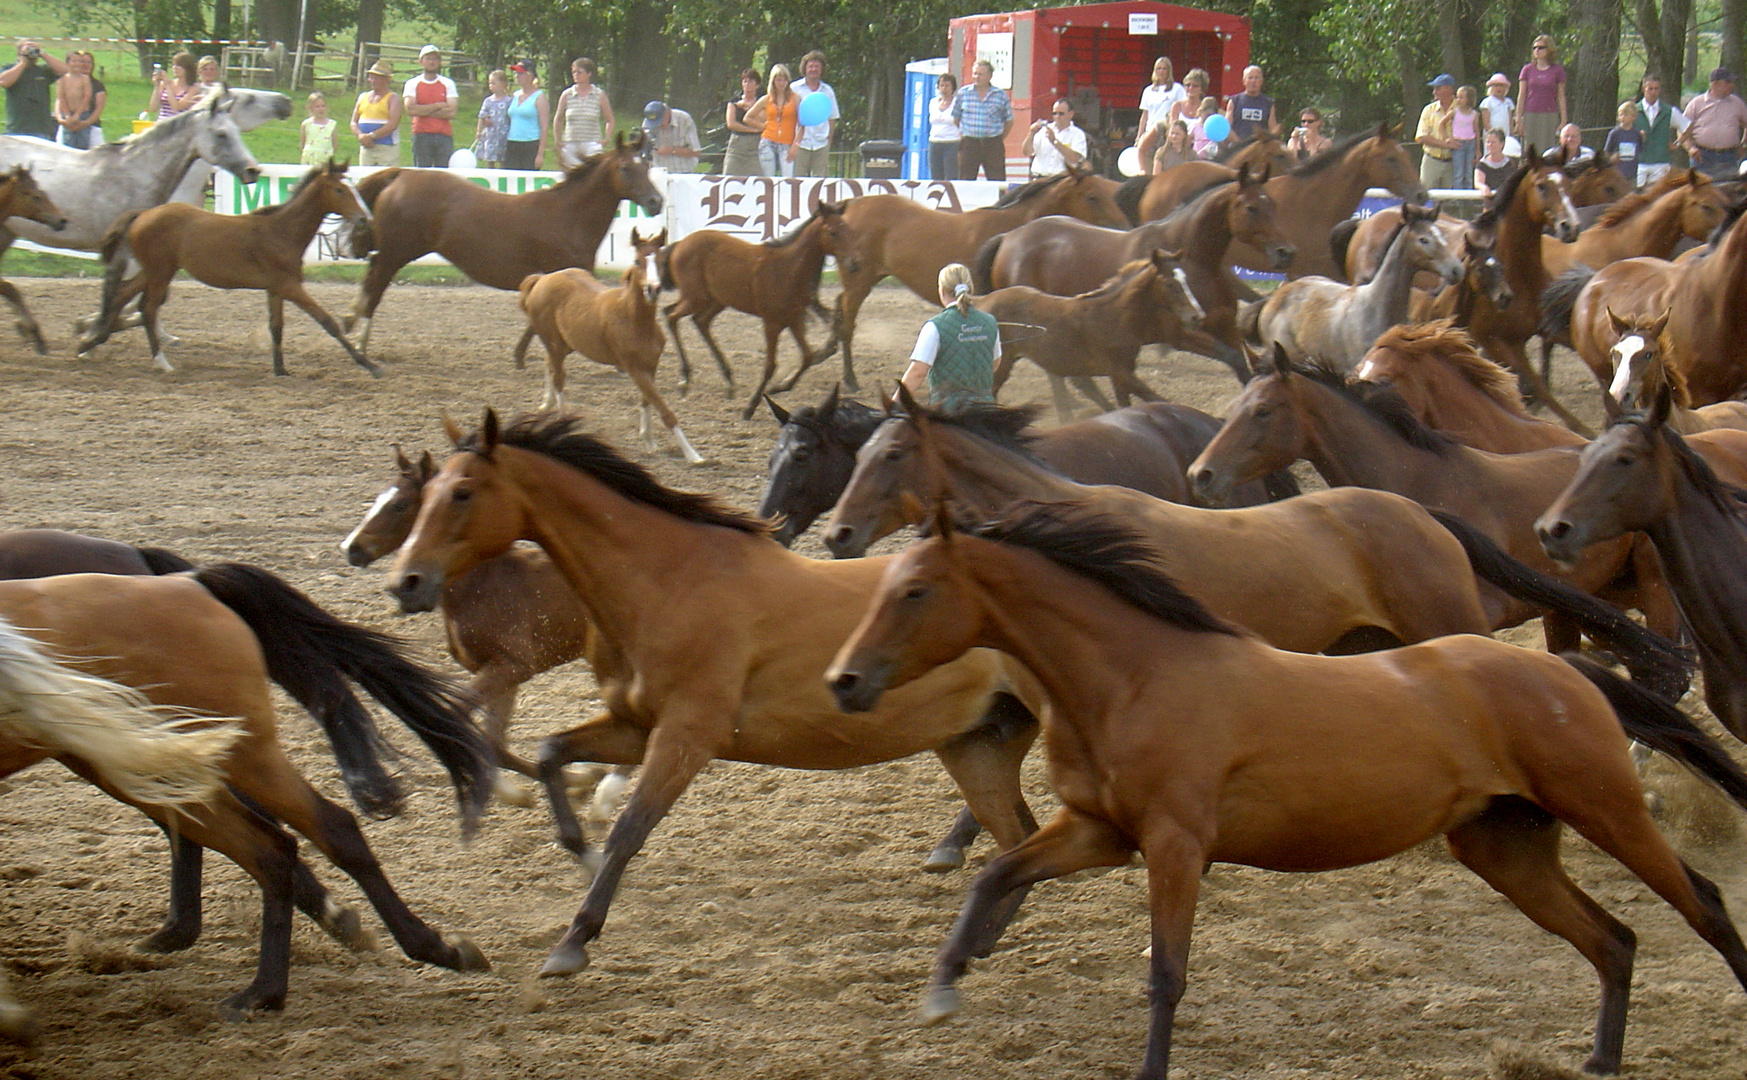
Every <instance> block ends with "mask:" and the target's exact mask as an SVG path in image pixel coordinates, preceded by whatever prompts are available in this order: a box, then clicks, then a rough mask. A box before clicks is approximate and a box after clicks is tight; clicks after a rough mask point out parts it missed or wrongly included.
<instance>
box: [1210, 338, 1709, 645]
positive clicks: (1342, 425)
mask: <svg viewBox="0 0 1747 1080" xmlns="http://www.w3.org/2000/svg"><path fill="white" fill-rule="evenodd" d="M1299 458H1305V459H1307V460H1309V461H1310V463H1311V464H1312V465H1314V466H1315V467H1316V471H1317V472H1319V473H1321V474H1322V477H1323V479H1324V480H1327V481H1328V482H1329V484H1330V485H1333V486H1337V487H1338V486H1344V485H1349V484H1350V485H1357V486H1360V487H1366V488H1374V489H1378V490H1382V491H1392V492H1395V493H1397V494H1399V495H1403V496H1406V497H1407V498H1410V499H1413V500H1414V501H1415V502H1417V503H1420V504H1421V505H1423V506H1425V507H1427V508H1428V509H1432V510H1439V511H1443V512H1445V513H1448V514H1453V515H1455V516H1456V517H1458V518H1460V519H1462V520H1463V521H1466V522H1469V523H1471V525H1472V527H1473V528H1475V529H1477V530H1478V531H1479V532H1480V533H1481V534H1482V535H1484V536H1486V537H1487V538H1488V539H1490V540H1491V541H1492V543H1494V544H1496V545H1498V546H1499V547H1500V548H1503V549H1504V550H1505V551H1507V552H1509V553H1510V555H1511V556H1513V557H1514V558H1516V559H1517V560H1519V561H1521V562H1523V563H1525V564H1527V565H1528V566H1530V567H1532V568H1533V569H1535V570H1536V571H1538V572H1540V573H1542V574H1549V575H1557V576H1559V577H1561V578H1563V579H1564V580H1565V582H1566V583H1567V584H1569V585H1571V586H1573V587H1575V588H1576V589H1577V590H1579V591H1581V592H1585V593H1589V594H1591V595H1593V596H1596V597H1599V598H1600V599H1603V600H1606V601H1609V602H1611V603H1613V604H1616V605H1618V606H1620V607H1622V608H1637V609H1638V610H1640V611H1642V612H1643V613H1644V616H1645V620H1646V622H1647V623H1648V624H1649V626H1650V628H1651V629H1652V630H1655V631H1657V632H1658V633H1660V634H1662V635H1663V636H1665V637H1673V636H1675V635H1676V634H1677V633H1678V631H1679V627H1680V616H1679V612H1678V611H1676V610H1675V607H1674V604H1673V601H1672V599H1671V597H1670V596H1669V595H1668V587H1667V584H1666V582H1665V581H1664V580H1663V577H1662V574H1661V572H1660V570H1659V568H1658V566H1657V561H1656V559H1655V557H1654V554H1653V553H1652V552H1650V551H1649V550H1647V547H1648V545H1647V542H1646V541H1644V539H1643V538H1642V537H1637V538H1633V537H1623V538H1620V539H1618V540H1615V541H1612V542H1611V543H1609V544H1606V545H1598V546H1597V547H1595V548H1592V549H1591V550H1590V551H1589V552H1588V553H1587V554H1586V555H1585V557H1584V559H1583V561H1582V562H1581V563H1579V564H1578V565H1576V566H1574V567H1559V566H1556V565H1554V564H1553V562H1552V561H1551V560H1549V559H1548V558H1547V556H1546V554H1545V553H1544V552H1543V551H1542V550H1541V546H1540V544H1539V543H1538V542H1537V541H1536V539H1535V534H1534V520H1535V517H1536V516H1537V515H1539V514H1540V512H1541V511H1542V510H1543V509H1545V508H1546V507H1547V505H1548V504H1549V503H1550V502H1552V500H1553V497H1554V495H1555V494H1557V492H1558V491H1559V489H1560V488H1561V487H1563V486H1564V485H1565V483H1566V482H1567V481H1569V480H1570V478H1571V475H1572V473H1573V472H1574V471H1575V470H1576V468H1577V454H1576V452H1575V451H1574V450H1572V449H1570V448H1564V447H1559V448H1553V449H1548V450H1538V451H1532V452H1528V453H1520V454H1488V453H1486V452H1484V451H1481V450H1474V449H1470V448H1469V447H1466V446H1463V445H1461V444H1460V443H1458V442H1456V441H1454V440H1453V439H1450V438H1449V437H1447V436H1444V435H1441V434H1439V433H1438V432H1435V431H1433V430H1431V429H1430V428H1428V427H1426V426H1424V425H1423V424H1422V423H1421V422H1420V421H1419V419H1418V418H1417V417H1415V416H1414V415H1413V413H1412V412H1410V411H1409V410H1408V408H1407V405H1406V403H1405V402H1403V401H1402V400H1401V398H1400V397H1399V396H1398V395H1396V394H1395V393H1393V392H1392V391H1390V390H1389V389H1388V388H1387V387H1381V386H1377V385H1375V384H1371V383H1365V382H1357V383H1349V382H1348V381H1347V379H1346V376H1345V375H1344V374H1342V373H1341V372H1339V371H1336V370H1333V369H1331V368H1327V367H1320V366H1318V367H1310V368H1296V367H1294V365H1293V363H1292V361H1291V360H1290V358H1288V357H1287V356H1285V354H1283V353H1282V352H1280V351H1279V350H1278V349H1276V350H1275V353H1274V368H1273V370H1272V371H1271V372H1267V373H1264V374H1259V375H1257V376H1256V378H1255V379H1253V380H1251V382H1250V384H1249V386H1247V387H1245V388H1244V392H1243V393H1242V394H1240V395H1238V398H1237V400H1235V401H1234V402H1232V404H1231V407H1230V409H1229V410H1228V412H1227V415H1226V420H1225V427H1224V428H1223V429H1221V431H1220V433H1219V434H1218V435H1216V436H1214V439H1213V442H1212V443H1210V444H1208V447H1207V449H1206V450H1204V451H1203V452H1202V454H1201V456H1200V457H1199V458H1197V459H1196V460H1195V462H1194V464H1192V465H1190V466H1189V479H1190V481H1191V482H1192V483H1193V484H1194V486H1195V490H1196V491H1197V492H1198V493H1200V494H1201V495H1202V496H1203V497H1204V498H1206V499H1207V500H1208V501H1209V502H1212V503H1215V504H1217V503H1218V501H1219V499H1220V498H1221V496H1222V494H1223V493H1224V491H1225V490H1226V486H1227V485H1229V484H1234V483H1242V482H1243V481H1245V480H1250V479H1253V478H1255V477H1257V476H1259V475H1261V474H1262V473H1263V472H1267V471H1270V470H1273V469H1278V468H1283V467H1285V466H1287V465H1290V464H1292V462H1294V461H1296V460H1298V459H1299ZM1246 512H1249V511H1246ZM1488 591H1489V592H1490V590H1488ZM1486 599H1487V601H1488V611H1489V613H1491V614H1493V615H1494V618H1493V621H1492V623H1491V626H1492V628H1493V629H1499V628H1503V627H1507V626H1515V625H1517V624H1519V623H1522V622H1526V621H1527V620H1529V619H1532V618H1535V617H1536V616H1543V618H1542V621H1541V626H1542V632H1543V633H1544V634H1545V635H1546V639H1547V648H1548V651H1550V652H1560V651H1563V650H1565V649H1570V648H1575V647H1576V646H1577V637H1578V633H1579V628H1578V627H1577V626H1576V625H1574V623H1573V621H1572V620H1571V619H1570V618H1569V617H1568V616H1566V615H1565V614H1563V613H1558V612H1555V613H1551V614H1548V613H1546V609H1545V608H1544V607H1543V606H1541V605H1540V604H1538V603H1536V602H1534V601H1533V600H1519V599H1514V598H1513V599H1510V600H1508V601H1507V602H1505V603H1503V604H1502V606H1500V605H1499V600H1500V599H1502V598H1500V597H1498V596H1497V595H1496V594H1493V595H1489V596H1487V597H1486ZM1657 677H1658V678H1660V677H1661V676H1657Z"/></svg>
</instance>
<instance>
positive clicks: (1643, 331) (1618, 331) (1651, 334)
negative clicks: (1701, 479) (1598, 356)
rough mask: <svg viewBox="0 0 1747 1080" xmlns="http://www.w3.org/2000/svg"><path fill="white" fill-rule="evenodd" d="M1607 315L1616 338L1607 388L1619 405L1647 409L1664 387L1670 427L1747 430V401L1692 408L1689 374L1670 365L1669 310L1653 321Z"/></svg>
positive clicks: (1678, 429)
mask: <svg viewBox="0 0 1747 1080" xmlns="http://www.w3.org/2000/svg"><path fill="white" fill-rule="evenodd" d="M1608 314H1609V316H1610V321H1612V323H1613V330H1614V333H1615V335H1617V340H1615V342H1614V347H1613V348H1612V349H1610V350H1609V356H1608V362H1609V363H1610V364H1612V365H1613V369H1614V381H1613V382H1612V383H1611V384H1610V385H1609V386H1608V391H1607V392H1608V397H1609V398H1611V399H1612V400H1613V401H1614V402H1616V403H1617V404H1618V405H1619V407H1620V408H1621V409H1642V408H1645V407H1647V406H1648V405H1649V403H1650V402H1653V401H1655V400H1656V395H1657V394H1658V393H1659V392H1661V390H1662V388H1663V387H1664V386H1666V387H1668V391H1669V397H1670V399H1671V401H1670V404H1669V408H1668V421H1667V423H1668V427H1669V430H1671V431H1676V432H1679V433H1680V434H1682V435H1695V434H1697V433H1699V432H1701V431H1710V430H1712V429H1714V428H1735V429H1736V430H1740V431H1747V402H1744V401H1740V400H1738V399H1730V400H1728V401H1718V402H1714V403H1712V404H1710V405H1704V406H1700V407H1699V408H1696V409H1695V408H1693V407H1692V391H1690V390H1688V389H1687V387H1686V376H1684V375H1682V374H1681V373H1680V369H1678V368H1676V367H1673V366H1671V365H1670V364H1669V363H1668V353H1669V351H1670V350H1671V349H1672V348H1673V342H1672V340H1671V337H1672V335H1670V333H1669V331H1668V319H1669V315H1670V313H1669V312H1667V311H1664V312H1663V313H1662V315H1661V316H1660V317H1659V318H1655V319H1646V318H1643V317H1638V318H1632V319H1622V318H1620V317H1619V316H1618V315H1614V314H1613V313H1612V312H1611V311H1610V312H1609V313H1608ZM1713 464H1714V462H1713Z"/></svg>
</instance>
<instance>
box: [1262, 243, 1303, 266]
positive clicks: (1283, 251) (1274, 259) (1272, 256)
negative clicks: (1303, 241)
mask: <svg viewBox="0 0 1747 1080" xmlns="http://www.w3.org/2000/svg"><path fill="white" fill-rule="evenodd" d="M1297 254H1298V249H1297V248H1295V247H1293V246H1292V245H1291V244H1275V245H1274V246H1273V247H1270V248H1269V249H1268V262H1269V263H1270V264H1272V266H1273V268H1274V269H1275V270H1284V269H1286V268H1287V267H1289V266H1291V265H1292V258H1293V256H1295V255H1297Z"/></svg>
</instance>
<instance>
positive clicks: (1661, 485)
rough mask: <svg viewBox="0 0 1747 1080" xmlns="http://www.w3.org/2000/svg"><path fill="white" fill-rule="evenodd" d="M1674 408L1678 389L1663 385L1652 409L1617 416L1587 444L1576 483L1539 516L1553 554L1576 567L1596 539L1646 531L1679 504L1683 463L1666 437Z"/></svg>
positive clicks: (1538, 531)
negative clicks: (1677, 480)
mask: <svg viewBox="0 0 1747 1080" xmlns="http://www.w3.org/2000/svg"><path fill="white" fill-rule="evenodd" d="M1672 408H1673V397H1672V394H1671V393H1670V390H1669V388H1668V387H1667V386H1663V387H1662V388H1661V389H1660V390H1659V391H1657V392H1656V394H1655V396H1654V397H1652V398H1651V399H1650V406H1649V409H1648V410H1647V411H1646V412H1642V413H1625V414H1622V415H1620V416H1618V417H1616V418H1614V420H1613V422H1612V423H1611V424H1609V426H1608V429H1607V430H1606V431H1604V432H1602V433H1601V434H1600V435H1599V436H1597V437H1596V439H1595V441H1593V442H1591V443H1590V444H1589V445H1588V446H1585V447H1584V448H1583V453H1582V455H1581V456H1580V457H1579V458H1578V462H1577V472H1576V473H1575V474H1573V475H1572V477H1571V482H1570V483H1568V484H1566V485H1565V490H1564V491H1562V492H1560V493H1559V497H1558V498H1556V499H1554V500H1553V505H1552V506H1549V507H1548V508H1547V511H1546V513H1544V514H1542V515H1541V516H1540V517H1539V518H1537V519H1536V520H1535V537H1536V539H1538V540H1540V542H1541V549H1542V550H1543V551H1545V552H1546V553H1547V557H1548V558H1550V559H1552V560H1553V561H1554V562H1556V563H1559V564H1560V565H1562V566H1571V565H1573V564H1575V563H1576V562H1577V560H1578V558H1579V557H1580V556H1581V555H1582V554H1583V549H1584V548H1586V547H1588V546H1589V545H1590V544H1596V543H1600V542H1602V541H1604V540H1610V539H1612V538H1613V537H1616V536H1619V535H1621V534H1623V533H1628V532H1638V531H1641V530H1643V529H1645V528H1647V527H1649V526H1651V525H1653V524H1655V523H1656V522H1657V521H1658V520H1659V519H1661V518H1662V517H1663V515H1664V514H1666V513H1667V512H1668V511H1669V510H1670V509H1671V508H1672V507H1673V505H1674V503H1675V501H1676V499H1675V494H1674V487H1673V476H1672V470H1674V469H1676V468H1678V467H1679V466H1678V465H1677V463H1676V462H1675V461H1674V459H1673V448H1672V446H1671V445H1670V440H1668V439H1666V438H1664V437H1663V436H1662V429H1663V426H1664V425H1665V424H1666V423H1667V422H1668V415H1669V413H1670V411H1671V410H1672Z"/></svg>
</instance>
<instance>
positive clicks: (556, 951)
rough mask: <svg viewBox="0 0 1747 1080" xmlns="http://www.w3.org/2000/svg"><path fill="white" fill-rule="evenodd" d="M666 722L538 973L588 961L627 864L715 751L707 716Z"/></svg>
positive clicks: (567, 971)
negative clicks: (572, 914) (578, 902)
mask: <svg viewBox="0 0 1747 1080" xmlns="http://www.w3.org/2000/svg"><path fill="white" fill-rule="evenodd" d="M727 711H729V712H731V711H732V707H731V706H729V707H727ZM669 723H670V724H671V725H672V726H671V727H666V726H664V727H661V728H658V729H656V730H655V731H653V732H650V733H649V739H648V747H649V750H648V757H647V759H646V760H645V761H644V767H643V777H642V779H641V780H640V781H639V782H638V784H637V789H636V790H635V791H633V792H632V793H631V798H630V800H629V801H628V802H627V803H626V804H625V809H624V810H623V811H621V812H620V814H619V820H618V821H616V822H614V823H613V829H612V831H611V832H610V833H608V834H607V843H606V849H605V851H604V852H603V854H602V858H601V867H600V870H599V871H598V872H597V873H596V874H595V878H594V883H593V884H591V885H590V886H589V889H588V896H587V897H586V898H585V899H584V900H583V902H582V907H581V909H580V910H578V911H577V913H576V918H575V919H573V920H571V923H570V929H568V930H566V931H565V933H564V937H563V938H561V939H560V940H559V942H558V944H557V945H554V946H553V947H552V952H551V955H549V956H548V957H547V958H546V963H545V964H544V965H543V966H542V967H541V968H540V974H541V975H542V976H547V977H552V976H561V975H574V974H576V973H577V972H579V971H581V970H582V969H583V968H586V967H587V966H588V943H589V942H591V941H593V940H594V939H595V938H596V937H597V936H599V934H600V932H601V927H602V926H604V925H605V924H606V921H607V909H608V907H610V906H611V905H612V902H613V894H614V893H615V892H617V891H618V888H619V879H620V878H621V877H623V876H624V873H625V867H626V866H627V865H629V864H630V862H631V859H632V858H634V857H635V856H636V854H637V852H639V851H641V850H642V848H643V844H644V842H645V841H647V840H648V839H649V833H650V832H651V831H653V830H654V828H655V826H656V825H657V824H659V823H660V822H661V819H662V818H664V817H666V816H667V812H668V811H669V810H670V809H672V808H673V804H674V803H675V802H677V801H678V800H679V797H680V795H682V794H684V792H685V789H686V788H687V787H688V786H690V784H691V782H692V778H693V777H695V776H697V774H698V771H699V770H701V769H702V768H703V767H704V766H705V765H708V764H709V763H710V761H711V760H712V759H713V758H714V757H715V756H716V755H715V753H714V748H713V747H711V746H710V745H708V743H707V740H706V739H704V738H700V737H699V735H700V729H702V730H703V731H708V729H709V724H708V721H703V722H699V721H697V720H691V721H689V722H688V719H687V718H683V717H677V718H670V719H669Z"/></svg>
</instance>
